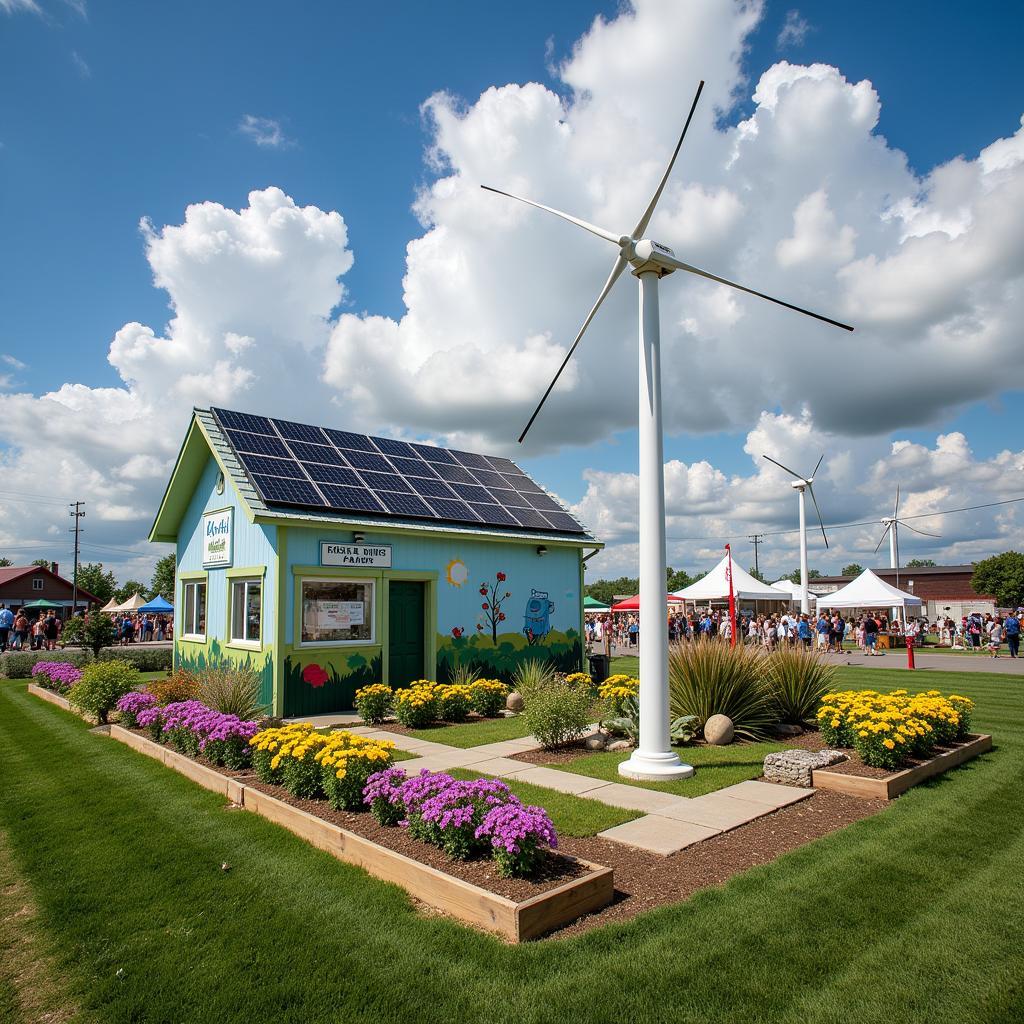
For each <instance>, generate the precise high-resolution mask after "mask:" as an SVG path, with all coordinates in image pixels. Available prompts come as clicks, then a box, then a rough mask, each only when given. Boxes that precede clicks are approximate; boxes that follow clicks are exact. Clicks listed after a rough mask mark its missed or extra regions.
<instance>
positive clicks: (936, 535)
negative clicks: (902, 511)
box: [900, 519, 942, 537]
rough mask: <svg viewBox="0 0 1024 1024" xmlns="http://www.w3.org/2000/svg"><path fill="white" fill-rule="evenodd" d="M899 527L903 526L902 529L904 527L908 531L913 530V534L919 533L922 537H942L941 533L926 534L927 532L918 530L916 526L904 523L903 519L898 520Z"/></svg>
mask: <svg viewBox="0 0 1024 1024" xmlns="http://www.w3.org/2000/svg"><path fill="white" fill-rule="evenodd" d="M900 526H903V527H905V528H906V529H908V530H913V531H914V533H919V534H921V536H922V537H941V536H942V534H941V533H928V531H927V530H919V529H918V528H917V527H916V526H911V525H910V523H908V522H906V521H905V520H903V519H901V520H900Z"/></svg>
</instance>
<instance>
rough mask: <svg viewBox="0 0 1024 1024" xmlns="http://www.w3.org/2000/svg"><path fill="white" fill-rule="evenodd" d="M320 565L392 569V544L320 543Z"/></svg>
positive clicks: (323, 541) (325, 541) (324, 541)
mask: <svg viewBox="0 0 1024 1024" xmlns="http://www.w3.org/2000/svg"><path fill="white" fill-rule="evenodd" d="M320 564H321V565H341V566H346V567H351V568H353V569H355V568H372V569H390V568H391V545H390V544H335V543H334V542H333V541H328V540H322V541H320Z"/></svg>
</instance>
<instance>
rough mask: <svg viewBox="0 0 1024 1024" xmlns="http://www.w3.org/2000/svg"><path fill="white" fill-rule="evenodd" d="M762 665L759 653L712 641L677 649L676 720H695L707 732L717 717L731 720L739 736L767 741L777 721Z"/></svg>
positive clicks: (672, 663)
mask: <svg viewBox="0 0 1024 1024" xmlns="http://www.w3.org/2000/svg"><path fill="white" fill-rule="evenodd" d="M761 660H762V655H761V654H760V653H758V651H757V650H756V649H755V648H749V647H743V646H737V647H730V646H729V645H728V644H723V643H717V642H713V641H710V640H697V641H696V642H693V643H685V644H676V645H675V646H674V647H673V648H672V650H671V651H670V653H669V659H668V676H669V707H670V710H671V714H672V718H674V719H675V718H682V717H685V716H687V715H693V716H694V717H695V718H696V719H697V721H698V722H699V723H700V725H701V727H702V728H703V726H704V723H705V722H706V721H707V720H708V719H709V718H710V717H711V716H712V715H727V716H728V717H729V718H730V719H732V724H733V727H734V728H735V730H736V735H737V736H742V737H743V738H745V739H749V740H761V739H764V738H765V737H766V736H767V735H768V731H769V729H770V727H771V726H772V725H773V724H774V723H775V722H776V721H777V717H776V715H775V712H774V709H773V707H772V703H771V700H770V699H769V697H768V694H767V693H766V691H765V687H764V684H763V682H762V675H763V670H762V667H761Z"/></svg>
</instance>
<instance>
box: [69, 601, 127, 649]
mask: <svg viewBox="0 0 1024 1024" xmlns="http://www.w3.org/2000/svg"><path fill="white" fill-rule="evenodd" d="M115 640H117V626H115V625H114V623H113V621H112V620H111V618H110V616H109V615H107V614H106V612H100V611H92V612H87V613H86V615H85V616H84V618H83V617H80V616H77V615H76V616H74V617H73V618H71V619H68V621H67V622H66V623H64V628H63V629H62V630H61V642H62V643H63V644H65V645H69V646H72V647H85V648H88V649H89V650H91V651H92V654H93V657H94V658H98V657H99V655H100V651H101V650H102V649H103V648H104V647H110V646H111V645H112V644H113V643H114V641H115Z"/></svg>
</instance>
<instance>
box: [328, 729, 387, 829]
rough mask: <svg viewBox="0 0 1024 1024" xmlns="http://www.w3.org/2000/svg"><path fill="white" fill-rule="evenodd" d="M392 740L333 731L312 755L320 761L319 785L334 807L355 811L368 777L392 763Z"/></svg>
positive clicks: (358, 806) (358, 807)
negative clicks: (372, 738) (374, 738)
mask: <svg viewBox="0 0 1024 1024" xmlns="http://www.w3.org/2000/svg"><path fill="white" fill-rule="evenodd" d="M394 749H395V745H394V743H392V742H391V741H390V740H371V739H367V738H366V737H365V736H357V735H355V734H354V733H351V732H345V731H341V732H334V733H331V735H330V736H329V737H328V738H327V742H326V743H324V744H323V745H322V746H321V747H320V749H319V750H318V751H317V752H316V754H314V755H313V760H314V761H317V762H319V764H320V774H321V779H320V785H321V786H322V788H323V791H324V793H325V794H326V795H327V799H328V800H329V801H330V802H331V806H332V807H333V808H334V809H335V810H339V811H340V810H346V811H357V810H359V809H360V808H361V807H362V805H363V789H364V787H365V786H366V783H367V781H368V780H369V778H370V776H371V775H373V774H374V773H375V772H379V771H381V770H382V769H386V768H387V767H388V766H389V765H390V764H391V756H392V751H393V750H394Z"/></svg>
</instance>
